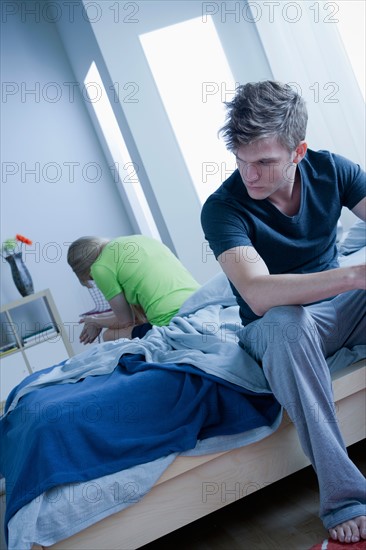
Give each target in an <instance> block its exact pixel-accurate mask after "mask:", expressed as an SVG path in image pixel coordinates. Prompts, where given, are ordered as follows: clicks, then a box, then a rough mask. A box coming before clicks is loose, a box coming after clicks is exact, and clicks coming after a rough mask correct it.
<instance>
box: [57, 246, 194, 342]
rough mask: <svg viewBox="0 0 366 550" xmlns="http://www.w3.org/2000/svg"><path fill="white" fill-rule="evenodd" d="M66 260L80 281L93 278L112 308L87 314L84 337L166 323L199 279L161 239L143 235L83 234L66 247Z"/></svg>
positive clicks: (136, 332)
mask: <svg viewBox="0 0 366 550" xmlns="http://www.w3.org/2000/svg"><path fill="white" fill-rule="evenodd" d="M67 261H68V263H69V265H70V266H71V268H72V269H73V271H74V273H75V274H76V276H77V277H78V279H79V281H80V283H81V284H82V285H84V286H89V285H90V281H91V280H93V281H94V282H95V284H96V285H97V287H98V288H99V289H100V290H101V292H102V293H103V295H104V297H105V299H106V300H108V302H109V304H110V306H111V308H112V311H113V313H105V314H101V315H91V316H86V317H84V318H83V319H81V322H84V328H83V330H82V332H81V335H80V341H81V342H82V343H84V344H88V343H91V342H93V341H94V340H95V339H96V337H97V336H98V335H99V334H100V332H101V330H102V329H103V328H106V329H107V330H106V331H105V332H104V334H103V339H104V340H105V341H107V340H116V339H118V338H135V337H142V336H144V334H146V332H147V331H148V330H149V329H150V328H151V327H152V325H158V326H163V325H167V324H169V321H170V319H171V318H172V317H174V315H175V314H176V313H177V312H178V310H179V309H180V307H181V305H182V304H183V302H185V300H187V298H189V296H191V294H192V293H193V292H195V290H197V288H198V287H199V284H198V283H197V281H195V280H194V278H193V277H192V275H191V274H190V273H189V272H188V271H187V270H186V268H185V267H184V266H183V265H182V264H181V262H180V261H179V260H178V259H177V258H176V256H175V255H174V254H173V253H172V252H171V251H170V250H169V248H168V247H167V246H165V245H164V244H162V243H161V242H159V241H157V240H155V239H152V238H150V237H145V236H143V235H130V236H128V237H118V238H117V239H113V240H108V239H103V238H100V237H81V238H80V239H77V240H76V241H74V242H73V243H72V244H71V245H70V247H69V250H68V255H67Z"/></svg>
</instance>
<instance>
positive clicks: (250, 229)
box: [201, 149, 366, 324]
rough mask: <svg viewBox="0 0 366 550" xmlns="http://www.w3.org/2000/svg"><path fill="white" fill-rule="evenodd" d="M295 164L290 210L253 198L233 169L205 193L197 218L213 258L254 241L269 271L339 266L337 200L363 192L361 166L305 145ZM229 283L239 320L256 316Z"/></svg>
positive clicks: (353, 200)
mask: <svg viewBox="0 0 366 550" xmlns="http://www.w3.org/2000/svg"><path fill="white" fill-rule="evenodd" d="M298 169H299V171H300V176H301V202H300V208H299V211H298V213H297V214H296V215H295V216H287V215H286V214H283V213H282V212H280V211H279V210H278V209H277V208H276V207H275V206H274V205H273V204H272V203H271V202H270V201H268V200H267V199H264V200H254V199H252V198H251V197H250V196H249V195H248V193H247V190H246V188H245V186H244V184H243V181H242V179H241V176H240V173H239V171H238V170H235V171H234V172H233V173H232V175H231V176H230V177H229V178H228V179H227V180H226V181H224V183H223V184H222V185H221V186H220V187H219V188H218V189H217V190H216V191H215V192H214V193H213V194H212V195H211V196H210V197H209V198H208V199H207V201H206V202H205V204H204V205H203V208H202V213H201V223H202V227H203V231H204V233H205V238H206V239H207V241H208V243H209V245H210V247H211V249H212V251H213V253H214V254H215V257H216V258H217V257H218V256H220V254H222V253H224V252H225V251H227V250H229V249H231V248H234V247H237V246H253V247H254V248H255V250H256V251H257V252H258V254H259V255H260V256H261V257H262V259H263V260H264V262H265V263H266V265H267V267H268V270H269V272H270V273H271V274H279V273H312V272H319V271H325V270H327V269H332V268H335V267H338V261H337V248H336V235H337V221H338V218H339V216H340V213H341V209H342V206H346V207H348V208H349V209H352V208H353V207H354V206H356V204H358V203H359V202H360V200H362V198H363V197H364V196H365V187H366V185H365V172H364V171H363V170H362V169H361V168H360V167H359V166H358V165H357V164H354V163H353V162H351V161H349V160H347V159H346V158H344V157H342V156H340V155H335V154H332V153H330V152H329V151H311V150H309V149H308V151H307V153H306V155H305V157H304V158H303V159H302V161H301V162H300V163H299V164H298ZM238 260H239V259H238ZM247 260H249V261H250V260H252V261H255V258H252V259H251V258H247ZM230 284H231V283H230ZM231 287H232V289H233V292H234V294H235V296H236V298H237V301H238V304H239V306H240V315H241V318H242V322H243V324H248V323H249V322H251V321H253V320H255V319H258V316H257V315H255V313H254V312H253V311H252V310H251V309H250V308H249V306H248V305H247V304H246V302H245V301H244V300H243V299H242V298H241V296H240V294H239V293H238V291H237V290H236V288H235V287H234V286H233V285H232V284H231Z"/></svg>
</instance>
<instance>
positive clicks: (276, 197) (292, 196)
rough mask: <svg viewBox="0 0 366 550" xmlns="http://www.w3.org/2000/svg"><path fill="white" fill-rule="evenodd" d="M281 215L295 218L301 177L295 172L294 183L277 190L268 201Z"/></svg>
mask: <svg viewBox="0 0 366 550" xmlns="http://www.w3.org/2000/svg"><path fill="white" fill-rule="evenodd" d="M267 200H269V201H270V202H271V203H272V204H273V205H274V206H275V207H276V208H277V209H278V210H279V211H280V212H282V214H285V215H286V216H295V215H296V214H297V213H298V211H299V209H300V204H301V177H300V173H299V170H296V173H295V178H294V181H293V182H291V184H290V185H288V186H286V187H284V188H282V189H278V190H277V191H276V193H274V194H273V195H271V196H270V197H268V199H267Z"/></svg>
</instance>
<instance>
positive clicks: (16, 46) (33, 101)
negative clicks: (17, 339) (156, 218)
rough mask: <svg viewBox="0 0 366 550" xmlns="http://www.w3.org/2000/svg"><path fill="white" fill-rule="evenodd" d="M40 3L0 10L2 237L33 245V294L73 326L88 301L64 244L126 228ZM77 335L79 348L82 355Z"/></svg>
mask: <svg viewBox="0 0 366 550" xmlns="http://www.w3.org/2000/svg"><path fill="white" fill-rule="evenodd" d="M43 6H44V3H43V2H39V1H37V2H33V1H30V2H6V8H7V11H5V10H3V18H2V53H1V64H2V81H3V84H2V86H3V97H2V106H1V116H2V140H1V158H2V181H1V240H2V241H3V240H4V239H6V238H8V237H12V236H15V234H16V233H21V234H24V235H25V236H27V237H28V238H30V239H32V240H33V243H34V244H33V245H32V246H31V247H27V249H26V250H25V254H24V256H25V261H26V265H27V267H28V269H29V271H30V273H31V275H32V278H33V281H34V286H35V291H38V290H42V289H44V288H50V289H51V292H52V294H53V297H54V299H55V302H56V305H57V307H58V309H59V311H60V314H61V318H62V320H63V321H64V323H65V324H66V325H67V326H71V324H72V323H74V322H77V321H78V316H79V314H80V313H81V312H83V311H86V310H87V309H90V307H91V306H93V302H92V301H91V298H90V296H89V293H88V291H87V290H86V289H84V288H83V287H81V286H80V285H79V283H78V281H77V279H76V277H75V276H74V274H73V273H72V271H71V269H70V268H69V266H68V264H67V262H66V252H67V243H70V242H71V241H73V240H74V239H75V238H77V237H79V236H81V235H88V234H89V235H101V236H110V237H115V236H118V235H122V234H131V233H133V229H132V226H131V224H130V222H129V219H128V217H127V213H126V211H125V209H124V206H123V204H122V200H121V197H120V195H119V193H118V192H117V189H116V185H115V183H114V181H113V179H112V176H111V173H110V170H109V168H108V162H107V161H106V159H105V156H104V154H103V151H102V149H101V147H100V144H99V142H98V139H97V137H96V135H95V132H94V129H93V125H92V124H91V121H90V118H89V115H88V113H87V110H86V106H85V98H84V96H83V95H82V94H81V93H80V91H79V89H78V88H80V87H79V86H77V85H76V84H78V83H77V81H76V78H75V76H74V73H73V71H72V69H71V66H70V64H69V61H68V58H67V56H66V54H65V51H64V48H63V45H62V42H61V40H60V38H59V35H58V32H57V28H56V26H55V24H54V23H52V22H50V17H49V16H47V13H48V12H45V11H43V12H42V7H43ZM32 9H33V13H31V11H32ZM34 10H35V11H34ZM32 90H35V92H32ZM4 92H5V93H4ZM28 92H29V93H28ZM70 163H75V164H70ZM34 170H35V171H36V173H34ZM32 171H33V172H32ZM0 269H1V301H2V303H7V302H9V301H12V300H15V299H18V298H19V297H20V295H19V293H18V291H17V290H16V288H15V286H14V284H13V281H12V278H11V274H10V268H9V266H8V264H7V263H6V262H5V260H3V259H1V262H0ZM77 333H78V330H76V332H75V339H74V338H72V339H73V340H74V341H73V342H72V343H73V345H74V348H75V350H76V351H78V350H80V349H82V348H81V346H80V344H79V343H78V338H76V336H77Z"/></svg>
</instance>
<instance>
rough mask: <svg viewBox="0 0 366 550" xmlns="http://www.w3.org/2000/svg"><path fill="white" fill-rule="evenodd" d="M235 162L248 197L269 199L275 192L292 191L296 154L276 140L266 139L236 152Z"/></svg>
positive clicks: (243, 146)
mask: <svg viewBox="0 0 366 550" xmlns="http://www.w3.org/2000/svg"><path fill="white" fill-rule="evenodd" d="M235 156H236V162H237V166H238V170H239V172H240V175H241V178H242V180H243V183H244V185H245V187H246V189H247V191H248V194H249V196H250V197H251V198H252V199H255V200H263V199H267V198H268V197H270V196H271V195H273V194H274V193H276V192H281V191H285V190H286V189H292V186H293V182H294V178H295V171H296V165H295V164H293V159H294V157H295V152H293V153H289V151H288V150H287V149H286V148H285V147H284V146H283V145H281V144H280V143H279V142H278V141H277V139H276V138H275V137H271V138H264V139H260V140H258V141H255V142H253V143H251V144H249V145H241V146H240V147H239V148H238V150H237V151H236V155H235Z"/></svg>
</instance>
